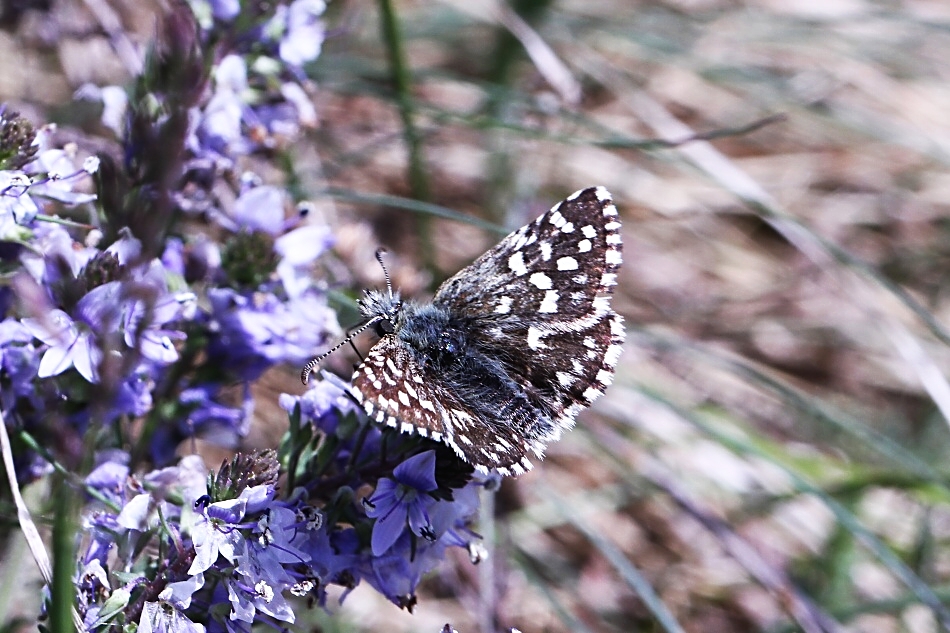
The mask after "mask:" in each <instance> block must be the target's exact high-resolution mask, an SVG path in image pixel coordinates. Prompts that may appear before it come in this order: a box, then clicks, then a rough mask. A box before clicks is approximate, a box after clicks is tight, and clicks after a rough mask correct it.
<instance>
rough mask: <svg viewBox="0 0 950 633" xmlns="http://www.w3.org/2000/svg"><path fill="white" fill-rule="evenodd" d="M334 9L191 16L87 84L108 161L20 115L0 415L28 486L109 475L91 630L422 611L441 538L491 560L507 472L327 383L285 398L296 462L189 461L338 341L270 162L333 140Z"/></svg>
mask: <svg viewBox="0 0 950 633" xmlns="http://www.w3.org/2000/svg"><path fill="white" fill-rule="evenodd" d="M324 9H325V5H324V3H323V2H322V0H294V1H293V2H289V3H275V4H267V5H261V6H260V7H257V8H256V9H254V11H251V10H249V9H247V10H245V11H242V10H241V4H240V3H238V2H236V1H224V2H215V1H210V0H207V1H206V0H192V2H191V3H190V5H177V6H176V8H175V9H174V10H173V11H172V12H171V13H170V14H169V15H168V16H167V17H166V19H165V21H164V23H163V24H162V27H161V29H160V33H159V37H158V39H157V41H156V42H155V44H154V46H153V50H152V51H151V52H150V54H149V56H148V58H147V61H146V64H145V67H144V69H143V71H142V75H141V76H140V77H138V78H137V79H136V81H135V83H134V85H133V86H131V87H130V88H129V89H128V90H127V91H126V90H124V89H121V88H118V87H104V88H95V89H92V88H89V87H86V88H84V89H83V90H81V91H80V93H79V94H78V96H79V97H80V98H91V97H92V98H96V99H99V100H100V101H101V103H102V105H103V114H102V121H103V123H104V125H105V126H106V128H107V129H111V130H112V132H113V133H114V135H115V138H114V139H113V141H114V143H115V151H112V152H109V151H104V152H101V153H100V154H98V155H87V156H84V155H83V153H82V151H81V150H80V149H79V148H78V147H77V146H75V145H71V144H62V143H60V142H59V141H58V136H57V131H56V129H55V128H53V127H45V128H40V129H35V128H34V126H33V125H32V124H31V123H30V122H29V121H28V120H26V119H25V118H23V117H21V116H19V115H18V114H17V113H15V112H12V111H9V110H6V109H4V108H2V107H0V242H2V244H3V246H2V248H0V260H2V263H3V265H4V266H5V267H6V270H7V274H8V277H9V278H10V279H11V280H12V282H11V283H10V284H9V285H8V286H7V290H5V291H3V292H0V308H2V310H3V315H2V317H3V320H2V321H0V361H2V362H0V406H2V411H3V414H4V419H5V421H6V423H7V425H8V428H9V429H10V434H11V435H12V436H13V440H14V457H15V464H16V468H17V477H18V479H19V480H20V481H21V482H25V481H29V480H31V479H35V478H37V477H42V476H46V475H49V474H50V473H52V472H53V471H54V470H57V469H58V470H59V471H63V470H65V471H75V470H78V469H80V468H85V469H88V466H83V465H84V464H90V463H92V464H93V467H92V470H91V471H90V472H88V474H87V475H85V477H82V478H78V479H75V480H73V481H79V480H81V482H82V486H81V492H82V493H83V494H84V498H85V501H86V506H85V508H84V510H83V513H82V524H83V528H84V529H83V531H82V537H81V540H80V541H79V542H77V547H78V550H77V551H78V560H77V564H76V574H75V583H76V587H77V596H76V597H77V602H76V605H75V606H76V609H77V611H78V613H79V616H80V617H81V618H82V619H83V622H84V624H85V626H86V628H87V629H88V630H90V631H92V630H105V629H107V628H112V627H114V626H122V627H126V626H131V625H136V626H137V627H138V628H139V630H140V631H153V630H155V631H192V630H194V631H200V630H204V629H206V628H208V629H213V630H228V631H250V629H251V627H252V626H253V625H254V624H256V623H258V622H269V623H272V624H277V623H291V622H294V620H295V617H296V616H295V609H297V608H299V607H300V606H301V605H303V604H306V602H307V601H305V600H304V601H301V600H297V599H296V598H295V596H296V597H306V598H307V599H308V600H309V602H310V603H311V604H314V603H315V604H320V605H327V602H328V588H329V587H330V586H331V585H337V586H339V587H342V588H343V589H342V590H341V593H342V595H341V599H342V598H343V597H345V595H346V593H347V592H348V591H349V590H351V589H352V588H353V587H355V586H357V585H358V584H359V583H360V582H361V581H365V583H366V584H368V585H369V586H371V587H373V588H374V589H375V590H377V591H378V592H380V593H382V594H383V595H385V596H386V597H387V598H389V599H390V600H391V601H392V602H394V603H395V604H397V605H399V606H402V607H405V608H411V607H412V606H413V604H414V602H415V591H416V587H417V585H418V583H419V581H420V579H421V577H422V576H423V574H425V573H426V572H427V571H429V570H431V569H432V568H433V567H434V566H435V565H437V564H438V563H439V561H441V560H442V559H443V557H444V552H445V550H446V548H448V547H452V546H457V547H465V548H469V549H470V551H471V552H472V555H473V558H477V556H478V553H477V545H476V543H477V537H476V535H475V534H473V533H472V532H470V531H469V528H468V526H469V524H470V522H471V520H472V518H473V517H474V515H475V513H476V511H477V508H478V491H479V489H480V488H481V487H483V486H485V485H487V484H494V483H495V482H494V480H491V479H486V478H478V477H475V476H474V474H473V472H472V470H471V468H470V467H468V466H467V465H466V464H464V463H462V462H461V461H459V460H458V459H457V458H456V457H455V456H454V455H453V454H452V453H451V451H450V450H449V449H447V448H445V447H444V446H442V445H438V446H436V445H435V444H433V443H432V442H428V441H426V440H423V439H420V438H418V437H406V436H400V435H398V434H396V433H395V432H393V431H392V430H383V429H380V428H378V427H377V426H375V425H373V424H370V423H368V422H367V421H366V420H365V419H362V418H361V416H360V415H358V414H357V412H356V411H355V410H354V409H353V407H352V406H351V405H350V403H349V401H348V400H347V399H346V397H345V395H344V393H345V392H344V390H343V387H341V386H340V385H339V384H338V382H337V381H335V380H333V379H328V380H324V381H322V382H317V383H316V384H314V385H313V386H312V388H311V389H310V390H309V391H307V392H306V393H305V394H304V395H302V396H299V397H297V396H291V395H284V396H282V397H281V399H280V405H281V406H282V407H283V408H284V409H285V410H286V411H287V413H288V416H289V418H290V429H289V431H288V433H287V434H286V436H285V437H284V439H283V441H282V443H281V445H280V446H279V447H278V449H277V450H276V451H273V450H271V451H263V452H259V453H254V454H252V455H246V454H241V453H237V455H236V456H235V457H234V458H233V459H232V460H230V461H228V462H226V463H225V464H223V465H222V466H221V467H220V468H219V469H218V470H217V471H216V472H212V473H210V474H209V473H208V470H207V468H206V466H205V465H204V463H203V461H202V460H201V459H200V458H198V457H197V456H195V455H194V454H193V453H194V446H195V441H196V440H198V439H201V440H204V441H208V442H213V443H215V444H217V445H220V446H224V447H226V448H236V447H238V446H239V445H240V441H241V438H242V437H243V436H244V435H245V434H246V433H247V431H248V429H249V426H250V423H251V421H252V418H253V412H254V410H255V406H256V404H257V403H256V402H255V398H254V396H253V393H254V391H253V390H252V386H253V384H254V382H255V381H256V380H258V379H259V378H260V377H261V375H262V373H263V372H264V371H266V370H267V369H269V368H271V367H274V366H276V365H281V364H284V365H296V366H298V367H299V365H300V364H301V363H303V362H304V361H305V360H306V359H308V358H309V357H311V356H313V355H314V354H316V353H319V352H320V351H322V350H324V349H326V348H327V346H328V343H329V342H331V341H335V340H337V339H338V338H339V337H340V336H341V332H340V328H339V326H338V324H337V321H336V316H335V313H334V312H333V311H332V310H331V309H330V308H329V306H328V299H327V295H326V290H325V284H324V285H319V284H318V283H316V282H315V281H314V278H313V264H314V262H315V261H317V260H318V258H320V257H321V256H322V255H324V254H325V252H326V251H327V250H328V249H329V248H330V247H331V246H332V244H333V235H332V233H331V231H330V230H329V228H328V227H327V226H325V225H323V224H321V223H319V222H318V221H317V220H316V218H314V217H312V214H308V213H307V212H306V211H307V208H308V207H307V205H306V204H305V203H303V202H300V201H295V200H294V199H293V198H292V196H291V195H290V194H289V193H288V192H287V190H285V189H284V188H282V187H280V186H279V185H277V184H268V183H266V182H265V180H264V178H262V177H261V176H260V175H258V173H257V171H255V169H254V168H253V167H254V166H255V165H261V166H266V165H267V164H268V162H270V163H274V162H277V163H280V162H281V161H279V160H278V161H275V160H274V159H275V158H280V156H281V153H282V152H285V151H286V150H287V148H288V147H289V145H290V144H291V143H293V142H294V141H295V140H296V139H297V138H298V136H299V135H300V134H301V132H302V131H303V130H306V129H307V128H309V127H313V126H314V125H315V124H316V112H315V110H314V108H313V105H312V103H311V99H310V97H309V93H310V92H311V91H312V90H313V86H312V85H311V84H310V83H309V82H308V80H307V79H306V75H305V66H306V64H307V63H309V62H310V61H312V60H313V59H315V58H316V57H317V56H318V55H319V53H320V48H321V44H322V42H323V37H324V25H323V22H322V14H323V11H324ZM261 171H263V170H261ZM273 171H274V170H273V165H271V166H270V172H269V173H273ZM182 454H186V455H187V456H186V457H184V458H179V456H180V455H182Z"/></svg>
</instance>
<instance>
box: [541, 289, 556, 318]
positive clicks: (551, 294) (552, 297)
mask: <svg viewBox="0 0 950 633" xmlns="http://www.w3.org/2000/svg"><path fill="white" fill-rule="evenodd" d="M557 300H558V294H557V290H547V291H545V293H544V299H542V300H541V305H540V306H538V312H543V313H545V314H555V313H556V312H557Z"/></svg>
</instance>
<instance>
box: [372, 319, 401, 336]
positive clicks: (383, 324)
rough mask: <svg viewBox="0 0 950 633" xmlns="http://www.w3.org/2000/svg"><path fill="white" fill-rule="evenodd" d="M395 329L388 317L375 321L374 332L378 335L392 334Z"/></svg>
mask: <svg viewBox="0 0 950 633" xmlns="http://www.w3.org/2000/svg"><path fill="white" fill-rule="evenodd" d="M395 331H396V327H395V326H394V325H393V322H392V321H390V320H389V319H380V320H379V321H378V322H377V323H376V334H378V335H379V336H386V335H387V334H392V333H393V332H395Z"/></svg>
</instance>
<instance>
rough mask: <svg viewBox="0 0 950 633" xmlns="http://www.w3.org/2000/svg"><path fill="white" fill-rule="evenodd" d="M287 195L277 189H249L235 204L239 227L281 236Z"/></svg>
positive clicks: (267, 187)
mask: <svg viewBox="0 0 950 633" xmlns="http://www.w3.org/2000/svg"><path fill="white" fill-rule="evenodd" d="M286 202H287V194H286V193H285V192H284V191H283V190H282V189H278V188H277V187H271V186H269V185H262V186H260V187H253V188H251V189H248V190H247V191H245V192H244V193H242V194H241V196H240V197H239V198H238V199H237V201H236V202H235V203H234V219H235V220H236V221H237V224H238V226H237V227H232V228H239V227H240V228H245V229H250V230H252V231H253V230H258V231H264V232H265V233H268V234H270V235H280V234H281V233H282V232H283V231H284V211H285V208H286Z"/></svg>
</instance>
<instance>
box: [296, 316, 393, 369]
mask: <svg viewBox="0 0 950 633" xmlns="http://www.w3.org/2000/svg"><path fill="white" fill-rule="evenodd" d="M382 319H383V317H382V316H374V317H373V318H372V319H370V320H369V321H367V322H366V323H364V324H363V325H361V326H360V327H359V328H357V329H356V330H353V332H351V333H350V335H349V336H347V337H346V338H345V339H343V340H342V341H340V342H339V343H337V344H336V345H334V346H333V347H332V348H330V349H329V350H328V351H326V352H324V353H323V354H320V355H319V356H315V357H314V358H311V359H310V362H308V363H307V364H306V365H304V368H303V370H302V371H301V372H300V382H302V383H303V384H307V383H308V382H310V374H312V373H313V370H314V369H316V368H317V365H319V364H320V363H322V362H323V359H324V358H326V357H327V356H329V355H330V354H332V353H333V352H335V351H337V350H338V349H340V348H341V347H343V346H344V345H346V344H347V343H349V342H351V341H352V340H353V339H354V338H356V336H358V335H359V333H360V332H362V331H363V330H365V329H366V328H368V327H369V326H371V325H373V324H374V323H376V322H377V321H381V320H382Z"/></svg>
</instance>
